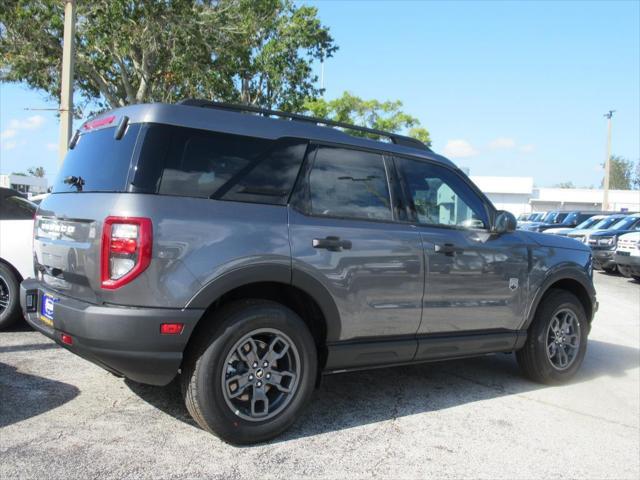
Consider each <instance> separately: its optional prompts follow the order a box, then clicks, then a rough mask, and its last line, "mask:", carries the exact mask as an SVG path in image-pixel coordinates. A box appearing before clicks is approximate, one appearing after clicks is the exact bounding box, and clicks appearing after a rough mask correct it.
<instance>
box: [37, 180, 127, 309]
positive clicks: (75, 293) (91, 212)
mask: <svg viewBox="0 0 640 480" xmlns="http://www.w3.org/2000/svg"><path fill="white" fill-rule="evenodd" d="M115 197H116V195H115V194H99V193H83V194H73V193H70V194H53V195H50V196H49V197H48V198H47V199H46V201H45V202H43V203H44V204H43V205H42V206H41V208H40V210H39V211H38V215H37V216H36V220H35V231H34V242H33V248H34V254H35V269H36V271H37V272H40V273H41V274H42V280H43V282H44V283H45V284H46V285H48V286H50V287H51V288H52V289H53V290H55V291H58V292H61V293H64V294H65V295H68V296H70V297H73V298H77V299H81V300H85V301H87V302H91V303H100V302H101V300H102V299H101V298H98V297H99V295H100V254H101V233H102V223H103V220H104V219H105V218H106V217H107V216H108V215H109V212H110V211H111V210H112V207H113V204H114V203H115V202H116V198H115Z"/></svg>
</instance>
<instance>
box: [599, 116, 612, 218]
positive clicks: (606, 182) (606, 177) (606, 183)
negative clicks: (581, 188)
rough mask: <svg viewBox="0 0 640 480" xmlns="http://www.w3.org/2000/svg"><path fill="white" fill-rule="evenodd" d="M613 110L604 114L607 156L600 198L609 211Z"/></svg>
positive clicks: (603, 208) (604, 208)
mask: <svg viewBox="0 0 640 480" xmlns="http://www.w3.org/2000/svg"><path fill="white" fill-rule="evenodd" d="M614 112H615V110H609V111H608V112H607V113H605V114H604V117H605V118H606V119H607V158H606V160H605V161H604V182H603V187H604V196H603V198H602V210H603V211H605V212H607V211H609V171H610V168H611V117H613V113H614Z"/></svg>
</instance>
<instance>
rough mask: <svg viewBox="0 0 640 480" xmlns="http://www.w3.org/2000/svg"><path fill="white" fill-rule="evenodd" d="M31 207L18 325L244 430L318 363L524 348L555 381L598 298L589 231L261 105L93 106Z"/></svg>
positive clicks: (570, 370) (262, 436)
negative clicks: (29, 258) (566, 231)
mask: <svg viewBox="0 0 640 480" xmlns="http://www.w3.org/2000/svg"><path fill="white" fill-rule="evenodd" d="M275 117H277V118H275ZM362 135H378V136H379V137H380V138H382V137H384V138H386V139H388V140H389V141H388V142H384V141H379V140H373V139H369V138H363V136H362ZM35 221H36V225H35V228H34V266H35V271H36V278H34V279H28V280H25V281H24V282H23V283H22V285H21V304H22V308H23V311H24V314H25V316H26V318H27V319H28V321H29V322H30V324H31V325H33V327H35V328H36V329H37V330H39V331H40V332H42V333H43V334H45V335H46V336H48V337H50V338H52V339H53V340H55V341H56V342H57V343H58V344H60V345H62V346H63V347H65V348H67V349H68V350H70V351H72V352H74V353H76V354H77V355H79V356H81V357H84V358H86V359H87V360H90V361H92V362H94V363H96V364H98V365H100V366H101V367H103V368H105V369H107V370H109V371H111V372H113V373H115V374H116V375H120V376H124V377H127V378H129V379H131V380H134V381H137V382H142V383H147V384H153V385H165V384H167V383H169V382H171V381H172V380H173V379H174V378H175V377H176V376H179V380H180V382H181V384H182V392H183V396H184V400H185V403H186V407H187V409H188V410H189V412H190V414H191V415H192V416H193V418H194V419H195V421H196V422H197V423H198V424H199V425H201V426H202V428H204V429H205V430H208V431H210V432H212V433H214V434H216V435H218V436H220V437H221V438H223V439H224V440H227V441H229V442H232V443H238V444H241V443H252V442H260V441H264V440H266V439H270V438H272V437H274V436H276V435H278V434H279V433H281V432H283V431H284V430H285V429H287V428H288V427H289V426H290V425H291V424H292V423H293V422H294V420H295V419H296V418H297V417H298V416H299V415H300V413H301V412H302V409H303V407H304V406H305V404H306V403H307V402H308V401H309V398H310V396H311V393H312V391H313V389H314V386H315V385H316V383H317V382H318V379H319V376H320V375H321V374H328V373H338V372H344V371H347V370H354V369H364V368H373V367H383V366H392V365H402V364H409V363H417V362H426V361H436V360H445V359H452V358H461V357H469V356H474V355H484V354H489V353H494V352H515V354H516V357H517V360H518V362H519V364H520V365H521V367H522V370H523V372H524V373H525V374H526V375H527V376H528V377H529V378H531V379H533V380H535V381H538V382H544V383H551V384H553V383H559V382H563V381H566V380H568V379H570V378H571V377H572V376H573V375H574V374H575V373H576V371H577V370H578V368H579V367H580V365H581V363H582V360H583V358H584V355H585V351H586V347H587V335H588V333H589V329H590V323H591V320H592V318H593V314H594V311H595V310H596V306H597V303H596V297H595V291H594V287H593V284H592V270H591V253H590V251H589V248H588V247H587V246H586V245H583V244H581V243H579V242H577V241H575V240H571V239H567V238H561V237H556V236H551V235H543V234H538V233H533V232H524V231H515V227H516V222H515V218H514V217H513V215H511V214H510V213H507V212H504V211H496V209H495V208H494V206H493V205H492V204H491V202H490V201H489V200H488V199H487V198H486V197H485V196H484V195H483V194H482V193H481V192H480V191H479V190H478V188H476V186H475V185H474V184H473V183H471V182H470V181H469V179H468V178H467V176H465V175H464V174H463V173H462V172H461V171H460V170H459V169H458V168H456V166H455V165H454V164H453V163H451V162H450V161H449V160H447V159H445V158H443V157H441V156H439V155H437V154H435V153H433V152H432V151H431V150H429V149H428V148H427V147H425V145H423V144H422V143H420V142H419V141H417V140H414V139H411V138H407V137H403V136H399V135H396V134H392V133H387V132H380V131H375V130H370V129H365V128H361V127H355V126H350V125H345V124H341V123H337V122H329V121H326V120H319V119H314V118H310V117H302V116H298V115H293V114H285V113H282V112H275V111H271V110H264V109H255V108H250V107H237V106H230V105H227V104H218V103H213V102H207V101H197V100H189V101H185V102H182V104H177V105H166V104H153V105H134V106H129V107H125V108H121V109H117V110H114V111H111V112H107V113H103V114H101V115H99V116H98V117H97V118H95V119H92V120H91V121H89V122H87V123H85V124H84V125H83V126H82V127H81V128H80V130H79V131H78V132H77V133H76V134H75V136H74V137H73V139H72V140H71V142H70V150H69V153H68V154H67V157H66V159H65V161H64V164H63V166H62V168H61V171H60V174H59V177H58V179H57V180H56V181H55V183H54V185H53V193H52V194H51V195H50V196H49V197H47V198H46V199H45V200H44V201H43V202H42V204H41V205H40V207H39V210H38V212H37V216H36V220H35Z"/></svg>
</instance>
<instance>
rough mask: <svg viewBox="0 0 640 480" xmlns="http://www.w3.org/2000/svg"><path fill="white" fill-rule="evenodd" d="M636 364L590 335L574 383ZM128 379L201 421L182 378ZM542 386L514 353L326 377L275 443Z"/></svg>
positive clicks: (167, 407) (184, 416)
mask: <svg viewBox="0 0 640 480" xmlns="http://www.w3.org/2000/svg"><path fill="white" fill-rule="evenodd" d="M639 365H640V350H638V349H635V348H631V347H625V346H621V345H616V344H611V343H606V342H600V341H595V340H593V341H589V350H588V352H587V356H586V358H585V362H584V364H583V366H582V368H581V370H580V372H579V373H578V375H577V376H576V377H575V379H574V380H573V383H579V382H585V381H589V380H591V379H594V378H597V377H600V376H605V375H607V376H620V375H623V374H624V372H625V371H626V370H629V369H632V368H635V367H638V366H639ZM126 384H127V385H128V386H129V388H130V389H131V390H132V391H133V392H134V393H136V394H137V395H138V396H139V397H140V398H141V399H142V400H144V401H146V402H148V403H149V404H151V405H153V406H155V407H156V408H158V409H160V410H162V411H164V412H166V413H167V414H169V415H171V416H173V417H175V418H176V419H178V420H181V421H183V422H185V423H188V424H189V425H193V426H195V427H197V425H196V423H195V422H194V421H193V420H192V419H191V418H190V417H189V414H188V413H187V411H186V408H185V407H184V404H183V402H182V398H181V395H180V388H179V386H178V382H177V381H174V382H172V383H171V384H170V385H169V386H167V387H151V386H146V385H140V384H136V383H135V382H131V381H126ZM540 388H553V387H547V386H544V385H539V384H536V383H533V382H531V381H528V380H526V379H525V378H523V377H522V376H521V374H520V371H519V369H518V365H517V363H516V361H515V358H514V356H513V355H504V354H497V355H491V356H484V357H477V358H470V359H465V360H456V361H449V362H439V363H426V364H420V365H411V366H406V367H394V368H383V369H375V370H368V371H362V372H351V373H344V374H339V375H328V376H325V377H324V378H323V380H322V384H321V386H320V388H319V389H317V391H316V392H315V393H314V396H313V399H312V402H311V405H310V406H309V408H308V409H307V410H306V411H305V413H304V415H303V416H302V418H301V419H300V420H298V422H296V424H295V425H294V426H293V427H292V428H291V429H290V430H289V431H287V432H285V433H284V434H283V435H282V436H280V437H278V438H277V439H275V440H273V441H272V443H278V442H282V441H286V440H291V439H295V438H301V437H307V436H313V435H318V434H322V433H326V432H331V431H335V430H343V429H347V428H352V427H357V426H361V425H366V424H370V423H377V422H380V421H384V420H389V419H393V418H398V417H404V416H409V415H414V414H418V413H425V412H430V411H438V410H444V409H447V408H452V407H456V406H459V405H463V404H466V403H472V402H477V401H481V400H487V399H492V398H499V397H502V396H508V395H516V394H520V393H525V392H531V391H534V390H537V389H540Z"/></svg>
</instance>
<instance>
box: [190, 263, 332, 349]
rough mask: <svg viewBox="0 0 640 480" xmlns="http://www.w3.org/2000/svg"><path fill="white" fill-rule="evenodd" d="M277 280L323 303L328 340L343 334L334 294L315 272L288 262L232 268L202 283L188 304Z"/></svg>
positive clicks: (207, 301)
mask: <svg viewBox="0 0 640 480" xmlns="http://www.w3.org/2000/svg"><path fill="white" fill-rule="evenodd" d="M261 282H274V283H282V284H285V285H291V286H293V287H296V288H298V289H300V290H302V291H303V292H305V293H306V294H307V295H309V296H310V297H311V298H312V299H313V300H314V301H315V302H316V303H317V304H318V306H319V307H320V310H321V311H322V314H323V316H324V319H325V322H326V327H327V341H328V342H331V341H336V340H338V339H339V338H340V332H341V323H340V314H339V311H338V307H337V306H336V304H335V302H334V301H333V298H332V297H331V294H330V293H329V291H328V290H327V288H326V287H325V286H324V285H322V283H321V282H320V281H319V280H317V279H316V278H314V277H313V276H312V275H310V274H308V273H306V272H304V271H302V270H299V269H295V271H294V272H292V271H291V267H290V266H288V265H286V264H253V265H247V266H243V267H239V268H235V269H232V270H229V271H227V272H225V273H223V274H222V275H220V276H218V277H216V278H215V279H213V280H211V281H210V282H209V283H207V284H206V285H205V286H203V287H202V288H201V289H200V290H199V291H198V292H197V293H196V294H195V295H194V296H193V297H192V298H191V299H190V300H189V301H188V302H187V305H186V306H185V308H198V309H207V308H208V307H209V306H210V305H211V304H212V303H213V302H215V301H216V300H217V299H218V298H220V297H221V296H222V295H224V294H225V293H228V292H230V291H231V290H234V289H236V288H239V287H242V286H244V285H249V284H251V283H261Z"/></svg>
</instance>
